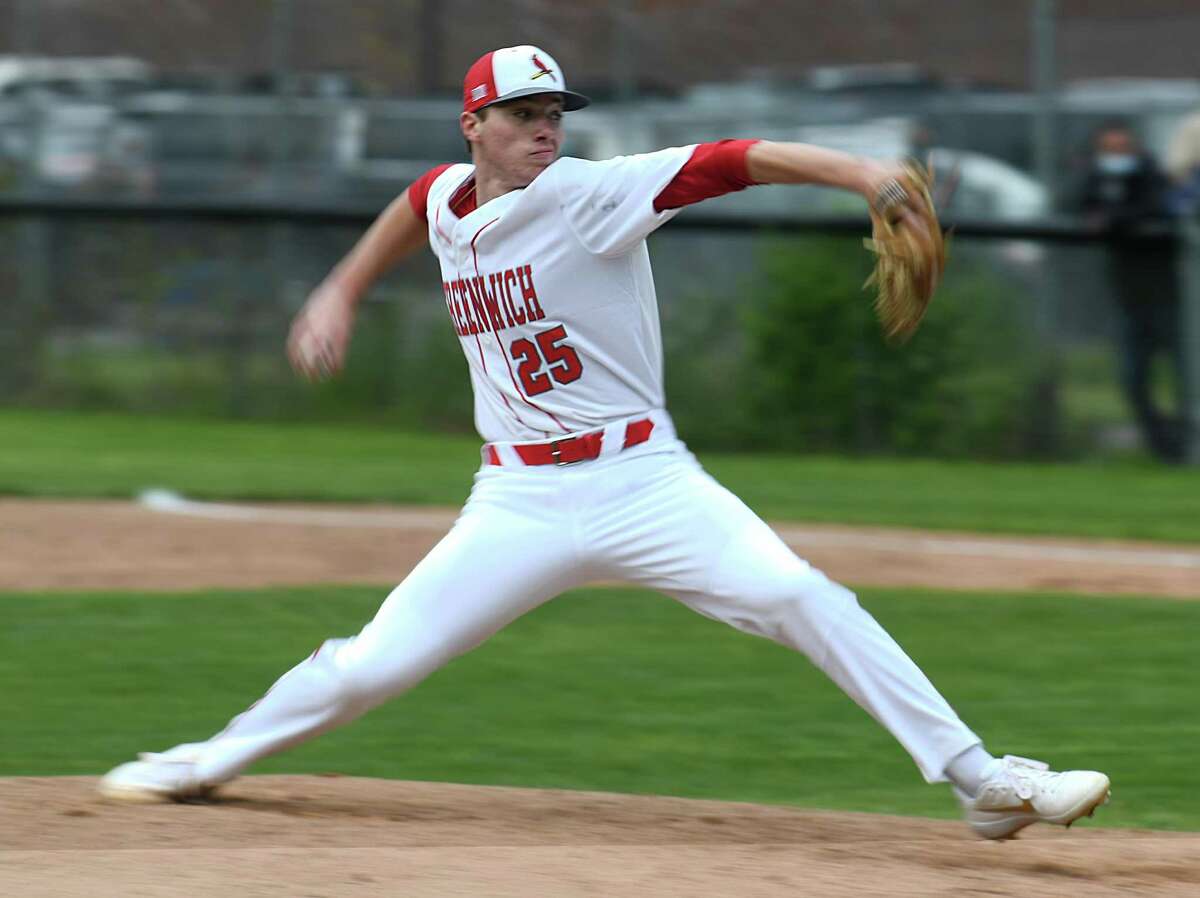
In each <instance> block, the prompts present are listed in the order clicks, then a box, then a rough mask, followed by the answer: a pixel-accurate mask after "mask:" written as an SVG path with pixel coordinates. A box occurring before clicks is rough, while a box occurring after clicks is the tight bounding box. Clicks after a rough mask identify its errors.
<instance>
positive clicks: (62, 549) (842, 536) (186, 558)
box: [0, 499, 1200, 598]
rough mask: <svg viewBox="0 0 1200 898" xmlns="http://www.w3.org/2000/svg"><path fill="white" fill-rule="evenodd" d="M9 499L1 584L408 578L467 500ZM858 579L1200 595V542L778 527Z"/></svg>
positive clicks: (158, 586) (801, 549)
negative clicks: (453, 503) (217, 502)
mask: <svg viewBox="0 0 1200 898" xmlns="http://www.w3.org/2000/svg"><path fill="white" fill-rule="evenodd" d="M182 511H185V512H188V513H179V510H177V511H176V513H168V512H164V511H156V510H154V509H152V508H150V507H147V506H145V505H143V504H138V503H134V502H57V501H54V502H51V501H26V500H16V499H3V500H0V533H2V534H3V536H4V542H5V545H6V551H5V552H3V553H0V590H5V589H7V590H15V589H153V590H177V589H194V588H201V587H244V586H270V585H291V584H311V583H373V584H386V585H389V586H390V585H391V584H394V583H398V582H399V581H400V580H401V579H403V577H404V575H405V574H406V573H407V572H408V571H409V570H410V569H411V568H412V566H413V565H414V564H415V563H416V562H417V561H418V560H419V559H420V558H421V557H422V556H423V555H424V554H425V553H426V552H428V551H429V549H430V548H432V547H433V545H434V544H435V543H436V542H437V541H438V540H439V539H440V538H441V537H442V535H443V534H445V532H446V531H447V529H449V527H450V525H451V524H452V523H453V522H454V518H455V514H456V512H455V511H452V510H447V509H403V508H386V507H369V508H362V507H347V506H320V507H312V506H297V505H271V506H252V505H245V506H213V505H204V504H199V505H196V506H186V505H185V506H183V508H182ZM777 530H778V531H779V532H780V534H781V535H782V536H783V538H784V539H785V540H786V541H787V542H788V544H789V545H791V546H792V548H793V549H795V550H796V551H797V552H798V553H799V554H800V555H801V556H803V557H804V558H807V559H808V560H809V561H811V562H812V563H813V564H814V565H816V566H817V567H819V568H821V569H822V570H824V571H825V572H826V573H828V574H829V575H830V576H831V577H833V578H834V579H835V580H839V581H841V582H844V583H848V584H851V585H854V586H930V587H939V588H947V589H998V590H1023V589H1038V590H1061V591H1067V592H1081V593H1128V594H1133V595H1150V596H1173V597H1177V598H1197V597H1200V547H1197V546H1168V545H1162V544H1145V543H1142V544H1139V543H1119V542H1097V541H1091V542H1089V541H1077V540H1061V539H1033V538H1019V539H1018V538H1013V537H993V536H986V537H985V536H978V535H975V534H947V533H925V532H921V531H915V530H883V529H878V528H850V527H831V526H819V527H818V526H800V525H794V524H788V525H779V526H778V527H777Z"/></svg>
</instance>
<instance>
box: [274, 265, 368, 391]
mask: <svg viewBox="0 0 1200 898" xmlns="http://www.w3.org/2000/svg"><path fill="white" fill-rule="evenodd" d="M354 314H355V304H354V303H353V302H351V301H350V298H349V297H348V296H347V295H346V293H345V292H344V291H343V290H342V289H340V288H339V287H337V286H336V285H331V284H328V283H326V284H322V285H321V286H320V287H318V288H317V289H316V290H314V291H313V293H312V295H311V296H309V298H308V302H306V303H305V304H304V308H303V309H301V310H300V313H299V314H298V315H297V316H296V319H295V320H294V321H293V322H292V329H291V332H290V333H289V334H288V341H287V354H288V360H289V361H290V362H291V363H292V367H293V368H294V369H295V370H296V372H297V373H298V374H300V375H302V376H303V377H305V378H307V379H308V380H312V381H316V380H326V379H327V378H330V377H332V376H333V375H335V374H337V373H339V372H340V371H341V370H342V365H343V364H344V363H345V360H346V349H347V347H348V346H349V344H350V334H351V333H352V332H353V330H354Z"/></svg>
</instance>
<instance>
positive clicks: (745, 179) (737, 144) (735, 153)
mask: <svg viewBox="0 0 1200 898" xmlns="http://www.w3.org/2000/svg"><path fill="white" fill-rule="evenodd" d="M756 143H758V141H757V140H718V141H717V142H716V143H702V144H700V145H698V146H697V147H696V149H695V150H693V151H692V158H691V159H689V160H688V161H687V162H685V163H684V164H683V168H681V169H680V170H679V174H677V175H676V176H675V177H674V178H672V179H671V183H670V184H668V185H667V186H666V187H664V188H663V190H662V193H660V194H659V195H658V196H656V197H655V198H654V211H655V212H663V211H666V210H667V209H678V208H680V207H681V206H690V205H691V204H692V203H698V202H700V201H701V200H707V199H711V198H712V197H714V196H723V195H724V194H726V193H733V192H734V191H736V190H744V189H745V188H747V187H750V186H752V185H754V184H757V183H758V182H757V181H754V180H752V179H751V177H750V173H749V171H747V170H746V153H747V151H749V149H750V147H752V146H754V145H755V144H756Z"/></svg>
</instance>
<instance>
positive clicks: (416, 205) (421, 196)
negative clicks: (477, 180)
mask: <svg viewBox="0 0 1200 898" xmlns="http://www.w3.org/2000/svg"><path fill="white" fill-rule="evenodd" d="M450 165H451V163H449V162H447V163H446V164H445V165H439V166H438V167H437V168H431V169H430V170H429V171H427V172H425V174H423V175H421V177H419V178H417V180H415V181H413V182H412V183H411V184H409V185H408V201H409V203H410V204H411V205H412V208H413V211H414V212H416V213H417V218H419V219H421V221H423V222H425V223H426V224H429V219H428V218H427V217H426V215H425V209H426V208H427V207H428V205H429V188H430V187H432V186H433V182H434V181H436V180H437V179H438V176H439V175H441V173H442V172H444V171H445V170H446V169H448V168H449V167H450Z"/></svg>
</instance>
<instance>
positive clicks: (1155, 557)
mask: <svg viewBox="0 0 1200 898" xmlns="http://www.w3.org/2000/svg"><path fill="white" fill-rule="evenodd" d="M138 502H139V503H140V504H141V505H143V506H145V507H146V508H149V509H151V510H153V511H158V512H163V513H166V514H176V515H185V516H188V517H198V518H209V519H213V520H222V521H246V522H260V523H269V524H306V525H310V526H318V527H367V528H371V527H377V528H381V529H396V528H403V527H422V528H449V527H450V526H451V525H452V524H453V523H454V520H455V518H456V517H457V515H456V514H455V513H452V512H443V511H434V510H418V509H411V510H408V509H402V510H395V509H389V510H387V511H372V510H370V509H363V510H354V511H348V510H338V511H319V510H316V509H305V508H265V507H263V506H257V505H233V504H229V503H222V502H196V501H193V500H191V499H186V498H184V497H183V496H180V495H179V494H178V493H174V492H171V491H170V490H162V489H155V490H147V491H145V492H143V493H141V494H140V495H139V496H138ZM774 529H775V532H777V533H778V534H779V536H780V537H781V538H782V539H783V540H784V542H786V543H788V544H789V545H791V546H798V547H803V546H826V547H830V548H847V549H862V550H863V551H881V552H905V553H909V554H919V555H954V556H970V557H974V558H994V559H1006V560H1013V561H1061V562H1086V563H1091V564H1104V565H1117V566H1134V567H1168V568H1183V569H1188V570H1200V552H1184V551H1171V550H1161V549H1132V548H1118V547H1115V546H1113V547H1107V548H1106V547H1103V546H1096V547H1088V546H1068V545H1048V544H1046V543H1040V542H1022V541H1020V540H999V539H997V540H991V539H968V538H961V537H936V536H926V535H908V534H884V533H877V532H872V533H855V532H850V531H841V532H839V531H830V530H821V529H814V528H810V527H796V526H791V525H782V526H779V525H777V526H775V528H774Z"/></svg>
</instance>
